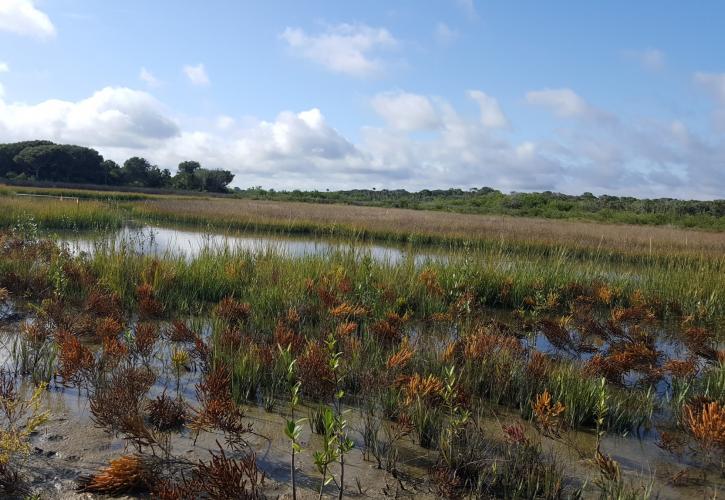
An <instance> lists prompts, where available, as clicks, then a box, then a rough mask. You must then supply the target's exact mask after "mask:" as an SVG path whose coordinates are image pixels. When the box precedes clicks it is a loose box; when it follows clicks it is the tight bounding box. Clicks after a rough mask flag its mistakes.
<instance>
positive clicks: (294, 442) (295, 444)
mask: <svg viewBox="0 0 725 500" xmlns="http://www.w3.org/2000/svg"><path fill="white" fill-rule="evenodd" d="M277 347H278V349H279V352H280V357H281V358H282V362H283V363H284V364H285V365H286V366H287V382H288V383H289V384H291V388H290V418H288V419H287V420H286V421H285V428H284V433H285V435H286V436H287V439H289V440H290V443H291V454H292V463H291V470H292V500H297V477H296V471H295V455H296V454H297V453H300V452H301V451H302V446H301V445H300V436H301V435H302V425H301V424H302V423H303V422H304V421H305V419H304V418H300V419H295V410H296V409H297V406H299V404H300V387H301V386H302V383H301V382H299V381H295V379H296V376H295V363H296V361H297V360H295V359H294V358H293V357H292V346H287V348H286V349H282V347H281V346H279V345H278V346H277Z"/></svg>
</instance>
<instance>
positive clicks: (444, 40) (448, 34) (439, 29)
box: [433, 23, 459, 45]
mask: <svg viewBox="0 0 725 500" xmlns="http://www.w3.org/2000/svg"><path fill="white" fill-rule="evenodd" d="M433 34H434V36H435V39H436V41H437V42H438V43H440V44H441V45H450V44H451V43H453V42H455V41H456V39H457V38H458V35H459V34H458V31H456V30H454V29H452V28H451V27H450V26H448V25H447V24H446V23H438V24H436V27H435V31H434V32H433Z"/></svg>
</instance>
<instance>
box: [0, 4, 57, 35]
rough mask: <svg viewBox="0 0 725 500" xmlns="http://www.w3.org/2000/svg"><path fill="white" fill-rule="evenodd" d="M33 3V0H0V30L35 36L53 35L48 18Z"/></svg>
mask: <svg viewBox="0 0 725 500" xmlns="http://www.w3.org/2000/svg"><path fill="white" fill-rule="evenodd" d="M34 4H35V2H34V0H2V1H0V31H9V32H10V33H15V34H18V35H26V36H33V37H36V38H50V37H53V36H55V26H53V23H52V22H51V21H50V18H49V17H48V15H47V14H46V13H45V12H43V11H41V10H39V9H38V8H37V7H35V5H34Z"/></svg>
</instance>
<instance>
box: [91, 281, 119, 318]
mask: <svg viewBox="0 0 725 500" xmlns="http://www.w3.org/2000/svg"><path fill="white" fill-rule="evenodd" d="M84 310H85V311H86V312H88V313H91V314H94V315H96V316H106V317H111V318H114V319H116V320H117V321H119V322H120V321H121V319H122V318H123V306H122V303H121V298H120V297H119V296H118V294H117V293H115V292H111V293H104V292H103V291H102V290H99V289H93V290H91V292H90V293H89V294H88V297H86V300H85V304H84Z"/></svg>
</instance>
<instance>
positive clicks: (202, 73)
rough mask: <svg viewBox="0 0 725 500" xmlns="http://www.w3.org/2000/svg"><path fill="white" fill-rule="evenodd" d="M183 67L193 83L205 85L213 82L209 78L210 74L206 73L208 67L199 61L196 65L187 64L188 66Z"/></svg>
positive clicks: (199, 85)
mask: <svg viewBox="0 0 725 500" xmlns="http://www.w3.org/2000/svg"><path fill="white" fill-rule="evenodd" d="M183 69H184V74H185V75H186V77H187V78H188V79H189V81H190V82H191V84H192V85H196V86H198V87H203V86H205V85H209V84H210V83H211V81H210V80H209V75H207V74H206V68H205V67H204V65H203V64H201V63H199V64H197V65H196V66H192V65H190V64H187V65H186V66H184V68H183Z"/></svg>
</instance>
